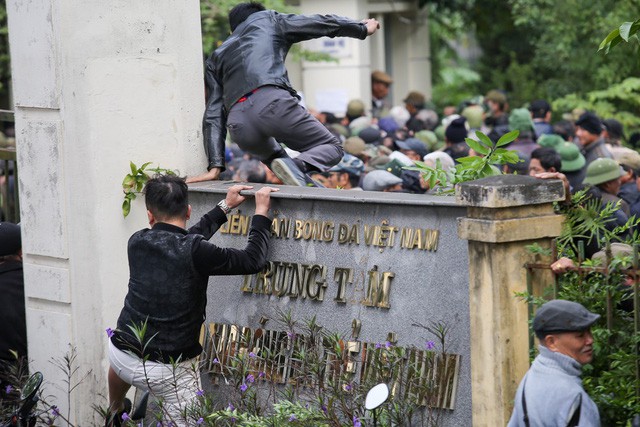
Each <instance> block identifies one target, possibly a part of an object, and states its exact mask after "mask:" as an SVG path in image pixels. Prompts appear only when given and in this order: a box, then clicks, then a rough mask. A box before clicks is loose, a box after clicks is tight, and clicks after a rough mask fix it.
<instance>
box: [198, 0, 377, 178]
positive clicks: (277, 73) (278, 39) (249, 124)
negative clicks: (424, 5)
mask: <svg viewBox="0 0 640 427" xmlns="http://www.w3.org/2000/svg"><path fill="white" fill-rule="evenodd" d="M229 24H230V25H231V31H233V33H232V34H231V36H229V38H228V39H227V40H226V41H225V42H224V43H223V44H222V45H221V46H220V47H219V48H218V49H216V51H215V52H214V53H213V54H212V55H211V57H210V58H209V59H208V60H207V62H206V71H205V77H206V81H207V88H208V92H209V94H208V96H209V98H208V100H207V105H206V110H205V113H204V120H203V137H204V147H205V151H206V153H207V156H208V161H209V164H208V166H207V170H208V172H207V173H205V174H202V175H199V176H197V177H193V178H190V179H189V181H188V182H198V181H207V180H212V179H217V178H218V175H219V174H220V172H222V171H223V170H224V167H225V164H224V144H225V138H226V133H227V129H228V130H229V133H230V135H231V139H232V140H233V141H234V142H236V143H237V144H238V145H239V146H240V148H242V149H243V150H244V151H246V152H248V153H250V154H251V155H252V156H254V157H256V158H258V159H259V160H261V161H262V162H264V163H265V164H266V165H267V166H269V167H270V168H271V169H272V170H273V172H274V173H275V174H276V175H278V177H279V178H280V179H281V180H282V181H283V182H284V183H285V184H288V185H300V186H305V185H308V184H311V185H313V183H312V181H311V180H310V179H309V178H308V176H307V175H306V172H312V171H320V172H325V171H327V170H328V169H329V168H331V166H333V165H335V164H337V163H338V162H339V161H340V159H341V158H342V154H343V152H342V146H341V144H340V141H339V140H338V139H337V138H336V137H335V136H334V135H333V134H331V132H329V130H328V129H327V128H326V127H325V126H323V125H322V123H320V122H319V121H318V120H316V119H315V118H314V117H313V116H312V115H311V114H310V113H309V112H308V111H307V110H306V109H305V108H304V107H302V106H301V105H300V104H299V103H298V101H299V99H300V98H299V96H298V95H297V93H296V91H295V90H294V89H293V88H292V87H291V83H290V82H289V78H288V76H287V70H286V68H285V64H284V60H285V58H286V56H287V53H288V52H289V49H290V48H291V46H292V45H293V44H294V43H297V42H301V41H304V40H310V39H315V38H319V37H352V38H359V39H365V38H366V37H367V36H368V35H372V34H373V33H375V32H376V30H377V29H378V26H379V24H378V21H376V20H375V19H365V20H363V21H362V22H358V21H354V20H351V19H347V18H343V17H339V16H335V15H284V14H280V13H278V12H275V11H273V10H265V8H264V6H262V5H261V4H259V3H255V2H250V3H241V4H239V5H237V6H235V7H234V8H233V9H232V10H231V11H230V12H229ZM280 142H281V143H284V144H286V145H287V146H288V147H289V148H291V149H293V150H296V151H299V152H300V155H299V156H298V157H296V158H295V159H291V158H290V157H289V156H288V155H287V154H286V153H285V151H284V149H283V148H282V147H281V146H280V144H279V143H280Z"/></svg>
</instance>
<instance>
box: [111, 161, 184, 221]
mask: <svg viewBox="0 0 640 427" xmlns="http://www.w3.org/2000/svg"><path fill="white" fill-rule="evenodd" d="M151 163H152V162H147V163H144V164H143V165H142V166H140V167H138V166H136V165H135V163H133V162H129V167H130V168H131V173H128V174H126V175H125V176H124V179H123V180H122V191H123V192H124V201H123V202H122V215H123V216H124V217H125V218H126V216H127V215H129V212H131V202H132V201H133V200H135V199H136V198H137V197H138V194H140V193H141V192H142V189H143V188H144V186H145V184H146V183H147V181H148V180H149V178H151V177H152V176H153V175H155V174H168V175H176V172H175V171H173V170H171V169H163V168H160V167H156V168H149V169H147V168H148V167H149V165H150V164H151Z"/></svg>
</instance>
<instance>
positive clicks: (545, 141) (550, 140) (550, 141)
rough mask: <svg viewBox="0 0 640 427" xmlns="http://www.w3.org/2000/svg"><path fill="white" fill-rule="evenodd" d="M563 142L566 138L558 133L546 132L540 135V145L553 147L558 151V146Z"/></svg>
mask: <svg viewBox="0 0 640 427" xmlns="http://www.w3.org/2000/svg"><path fill="white" fill-rule="evenodd" d="M563 142H564V139H562V137H561V136H560V135H556V134H548V133H546V134H544V135H540V138H538V145H539V146H541V147H548V148H553V149H554V150H556V151H558V147H560V145H562V143H563ZM574 145H575V144H574Z"/></svg>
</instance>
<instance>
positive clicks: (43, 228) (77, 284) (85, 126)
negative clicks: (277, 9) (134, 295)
mask: <svg viewBox="0 0 640 427" xmlns="http://www.w3.org/2000/svg"><path fill="white" fill-rule="evenodd" d="M7 10H8V14H9V36H10V46H11V59H12V74H13V90H14V100H15V111H16V140H17V149H18V164H19V168H20V190H21V194H20V201H21V216H22V230H23V250H24V254H25V256H24V269H25V282H26V294H27V329H28V336H29V356H30V359H31V360H32V361H33V365H32V368H33V369H34V370H36V369H37V370H42V371H43V372H44V374H45V379H46V381H47V382H49V383H51V384H56V386H53V385H52V386H50V387H48V388H47V392H48V393H52V394H53V395H54V396H53V399H52V400H54V401H55V402H56V404H57V405H59V406H60V408H61V412H62V413H63V414H65V415H66V413H67V408H66V406H67V405H66V401H67V399H66V391H65V390H61V389H59V388H58V387H59V386H61V385H62V384H63V381H62V379H63V378H64V377H65V376H64V374H63V373H62V372H61V371H60V370H59V369H58V368H56V367H55V366H54V365H52V364H51V363H49V362H50V360H51V359H52V358H58V359H60V358H62V357H63V356H64V355H65V354H66V353H67V351H68V350H69V344H71V345H72V346H74V347H76V348H77V353H78V357H77V360H76V364H77V366H80V367H81V369H80V371H79V373H80V374H85V373H87V371H89V370H91V373H90V375H89V377H88V378H87V380H85V381H84V382H83V383H82V384H81V385H80V387H79V388H78V389H76V391H75V392H74V393H73V395H72V408H73V412H72V413H71V419H72V422H75V423H80V425H93V424H94V422H93V421H90V420H92V417H93V409H92V408H91V407H90V404H91V403H103V402H104V400H100V399H99V398H98V397H97V396H98V395H105V394H106V393H105V392H106V381H105V375H104V374H105V373H106V368H107V361H106V354H105V350H106V336H105V332H104V330H105V327H107V326H114V325H115V321H116V319H117V315H118V313H119V310H120V308H121V307H122V301H123V298H124V295H125V293H126V289H127V280H128V269H127V259H126V242H127V239H128V236H129V235H130V234H131V233H132V232H133V231H134V230H136V229H139V228H141V227H142V226H144V225H145V223H144V216H143V215H132V216H131V217H130V218H127V219H126V220H124V219H123V217H122V213H121V209H120V205H121V203H122V192H121V190H120V184H121V182H122V179H123V177H124V175H125V174H126V173H127V172H128V170H129V161H133V162H135V163H136V164H138V165H140V164H141V163H143V162H146V161H154V162H158V164H159V165H160V166H162V167H168V168H174V169H179V170H180V172H182V173H195V172H198V171H200V170H204V167H205V164H206V163H205V160H204V152H203V149H202V146H201V142H200V140H201V138H200V132H201V131H200V127H201V124H200V123H201V114H202V109H203V106H204V102H203V97H204V90H203V85H202V81H203V76H202V60H201V58H202V57H201V36H200V26H199V3H198V2H197V1H195V0H189V1H184V0H180V1H177V0H175V1H169V0H167V1H151V0H142V1H136V2H124V1H113V2H103V1H90V0H87V1H83V2H77V1H72V0H57V1H53V0H37V1H36V0H9V1H8V2H7ZM134 209H138V212H136V213H138V214H139V213H141V212H143V208H142V207H141V205H138V206H137V207H136V208H134ZM88 398H89V400H88Z"/></svg>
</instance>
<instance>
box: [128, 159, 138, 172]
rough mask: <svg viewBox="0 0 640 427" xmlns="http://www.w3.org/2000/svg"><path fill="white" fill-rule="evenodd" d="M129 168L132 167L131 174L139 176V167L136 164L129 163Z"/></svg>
mask: <svg viewBox="0 0 640 427" xmlns="http://www.w3.org/2000/svg"><path fill="white" fill-rule="evenodd" d="M129 166H130V167H131V174H132V175H137V174H138V167H137V166H136V165H135V163H133V162H129Z"/></svg>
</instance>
